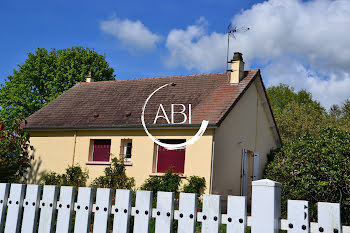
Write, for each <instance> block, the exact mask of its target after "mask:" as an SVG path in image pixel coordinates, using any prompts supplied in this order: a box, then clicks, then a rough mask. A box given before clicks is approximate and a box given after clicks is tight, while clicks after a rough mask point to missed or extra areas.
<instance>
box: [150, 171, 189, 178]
mask: <svg viewBox="0 0 350 233" xmlns="http://www.w3.org/2000/svg"><path fill="white" fill-rule="evenodd" d="M165 174H166V173H155V172H154V173H151V174H149V176H151V177H152V176H164V175H165ZM176 174H178V175H180V178H187V175H185V174H179V173H176Z"/></svg>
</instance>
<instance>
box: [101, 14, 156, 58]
mask: <svg viewBox="0 0 350 233" xmlns="http://www.w3.org/2000/svg"><path fill="white" fill-rule="evenodd" d="M100 27H101V30H102V31H103V32H105V33H107V34H110V35H112V36H114V37H115V38H116V39H117V40H119V41H120V42H121V43H122V44H123V46H124V47H126V48H127V49H128V50H129V51H132V52H138V51H144V50H150V49H153V48H155V47H156V44H157V42H159V41H160V39H161V37H160V36H159V35H157V34H155V33H153V32H151V31H150V30H149V29H148V28H147V27H146V26H145V25H144V24H143V23H142V22H141V21H139V20H137V21H131V20H129V19H124V20H121V19H119V18H113V19H111V20H106V21H102V22H101V24H100Z"/></svg>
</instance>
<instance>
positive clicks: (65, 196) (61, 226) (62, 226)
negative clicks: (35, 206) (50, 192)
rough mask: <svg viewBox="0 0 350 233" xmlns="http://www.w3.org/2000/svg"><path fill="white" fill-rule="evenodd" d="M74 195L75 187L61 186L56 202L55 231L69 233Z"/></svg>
mask: <svg viewBox="0 0 350 233" xmlns="http://www.w3.org/2000/svg"><path fill="white" fill-rule="evenodd" d="M74 196H75V187H70V186H62V187H61V189H60V200H59V201H58V202H57V209H58V213H57V225H56V232H60V233H69V232H71V230H72V214H73V204H74Z"/></svg>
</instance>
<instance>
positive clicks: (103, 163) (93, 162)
mask: <svg viewBox="0 0 350 233" xmlns="http://www.w3.org/2000/svg"><path fill="white" fill-rule="evenodd" d="M85 164H86V165H111V163H110V162H98V161H88V162H86V163H85Z"/></svg>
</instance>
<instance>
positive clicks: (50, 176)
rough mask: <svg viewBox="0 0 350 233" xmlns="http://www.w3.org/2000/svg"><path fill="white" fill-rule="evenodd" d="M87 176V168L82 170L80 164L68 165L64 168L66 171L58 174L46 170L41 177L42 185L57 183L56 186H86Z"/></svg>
mask: <svg viewBox="0 0 350 233" xmlns="http://www.w3.org/2000/svg"><path fill="white" fill-rule="evenodd" d="M88 178H89V173H88V171H87V170H83V169H82V168H81V167H80V165H75V166H69V167H68V168H66V173H64V174H62V175H61V174H58V173H56V172H48V173H46V174H44V175H43V176H42V177H41V180H40V183H41V184H42V185H58V186H76V187H84V186H86V181H87V179H88Z"/></svg>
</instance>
